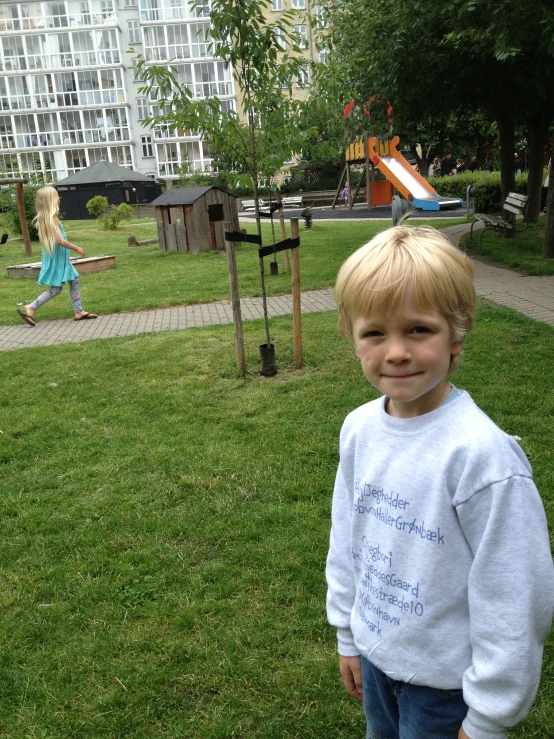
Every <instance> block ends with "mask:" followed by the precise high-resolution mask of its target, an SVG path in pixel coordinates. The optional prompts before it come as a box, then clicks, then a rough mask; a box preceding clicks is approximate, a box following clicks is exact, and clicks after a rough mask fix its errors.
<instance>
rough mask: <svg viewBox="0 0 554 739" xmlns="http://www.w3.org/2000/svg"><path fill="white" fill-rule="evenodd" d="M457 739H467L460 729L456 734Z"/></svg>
mask: <svg viewBox="0 0 554 739" xmlns="http://www.w3.org/2000/svg"><path fill="white" fill-rule="evenodd" d="M458 739H469V737H468V735H467V734H466V733H465V731H464V730H463V729H460V731H459V732H458Z"/></svg>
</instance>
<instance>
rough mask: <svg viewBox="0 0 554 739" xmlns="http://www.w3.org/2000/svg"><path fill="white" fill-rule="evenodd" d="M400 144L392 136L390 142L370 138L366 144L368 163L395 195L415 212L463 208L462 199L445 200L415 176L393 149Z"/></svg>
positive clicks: (413, 171)
mask: <svg viewBox="0 0 554 739" xmlns="http://www.w3.org/2000/svg"><path fill="white" fill-rule="evenodd" d="M399 143H400V138H399V137H398V136H393V138H392V139H391V141H389V140H388V139H385V138H377V137H376V136H371V137H370V138H368V140H367V148H368V151H367V155H368V159H370V160H371V162H372V163H373V164H374V165H375V166H376V167H377V169H379V171H381V172H382V173H383V174H384V175H385V177H386V178H387V180H388V181H389V182H391V183H392V184H393V185H394V186H395V187H396V189H397V190H398V192H400V193H401V194H402V195H403V196H404V197H405V198H406V200H407V201H408V202H409V203H411V205H412V206H413V207H414V208H420V209H421V210H446V209H448V208H463V207H464V201H463V200H462V199H461V198H444V197H441V196H440V195H439V194H438V193H437V192H436V191H435V190H433V188H432V187H431V185H430V184H429V183H428V182H427V180H426V179H425V178H424V177H422V176H421V175H420V174H419V172H416V170H415V169H414V168H413V167H412V166H411V164H410V163H409V162H408V161H407V160H406V159H404V157H403V156H402V154H401V153H400V152H399V151H397V148H396V147H397V146H398V144H399Z"/></svg>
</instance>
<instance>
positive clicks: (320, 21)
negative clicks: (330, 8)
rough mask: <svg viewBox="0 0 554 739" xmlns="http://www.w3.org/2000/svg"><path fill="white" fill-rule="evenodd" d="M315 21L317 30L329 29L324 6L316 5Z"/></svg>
mask: <svg viewBox="0 0 554 739" xmlns="http://www.w3.org/2000/svg"><path fill="white" fill-rule="evenodd" d="M315 20H316V27H317V28H329V17H328V14H327V9H326V8H325V6H324V5H316V9H315Z"/></svg>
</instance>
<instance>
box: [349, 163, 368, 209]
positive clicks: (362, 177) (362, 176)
mask: <svg viewBox="0 0 554 739" xmlns="http://www.w3.org/2000/svg"><path fill="white" fill-rule="evenodd" d="M364 177H365V168H364V169H363V170H362V174H361V177H360V181H359V182H358V187H357V188H356V192H355V193H354V197H353V198H352V205H354V203H355V202H356V198H357V197H358V193H359V192H360V188H361V186H362V184H363V181H364ZM352 205H351V206H350V208H352Z"/></svg>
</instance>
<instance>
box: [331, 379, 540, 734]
mask: <svg viewBox="0 0 554 739" xmlns="http://www.w3.org/2000/svg"><path fill="white" fill-rule="evenodd" d="M327 584H328V593H327V615H328V619H329V623H331V624H332V625H333V626H336V627H337V634H338V649H339V653H340V654H341V655H344V656H356V655H359V654H362V655H364V656H365V657H366V658H367V659H369V660H370V661H371V662H372V663H373V664H374V665H375V666H376V667H378V668H379V669H380V670H382V671H383V672H384V673H386V674H387V675H388V676H389V677H391V678H392V679H394V680H401V681H403V682H411V683H414V684H417V685H426V686H430V687H435V688H442V689H445V690H448V689H450V690H452V689H456V688H462V687H463V692H464V699H465V702H466V703H467V705H468V706H469V710H468V714H467V718H466V719H465V721H464V724H463V727H464V730H465V731H466V733H467V734H468V736H469V737H470V738H471V739H493V737H494V739H497V738H500V737H507V727H509V726H512V725H513V724H516V723H517V722H518V721H521V720H522V719H523V718H524V717H525V716H526V715H527V713H528V711H529V708H530V707H531V704H532V703H533V700H534V698H535V695H536V692H537V688H538V684H539V678H540V671H541V660H542V651H543V644H544V641H545V639H546V636H547V633H548V630H549V628H550V623H551V620H552V615H553V611H554V567H553V563H552V555H551V552H550V546H549V539H548V531H547V526H546V518H545V514H544V509H543V506H542V502H541V499H540V497H539V494H538V492H537V489H536V487H535V485H534V483H533V480H532V472H531V468H530V466H529V462H528V461H527V458H526V457H525V454H524V453H523V451H522V450H521V448H520V447H519V445H518V444H517V443H516V442H515V441H514V440H513V439H512V438H511V437H509V436H508V435H507V434H505V433H504V432H503V431H501V430H500V429H499V428H498V426H496V425H495V424H494V423H493V422H492V421H491V419H490V418H488V416H486V415H485V414H484V413H483V412H482V411H481V410H480V409H479V408H478V407H477V406H476V405H475V403H474V402H473V400H472V399H471V397H470V396H469V395H468V393H466V392H464V393H462V395H461V396H460V397H458V398H456V399H455V400H453V401H452V402H450V403H447V404H445V405H443V406H441V407H440V408H438V409H437V410H435V411H432V412H431V413H427V414H425V415H423V416H418V417H416V418H407V419H406V418H393V417H392V416H389V415H387V413H386V412H385V410H384V398H380V399H379V400H375V401H373V402H371V403H367V404H366V405H363V406H361V407H360V408H358V409H357V410H355V411H353V412H352V413H350V415H349V416H348V417H347V418H346V420H345V422H344V425H343V428H342V431H341V437H340V464H339V468H338V472H337V478H336V483H335V491H334V495H333V511H332V529H331V540H330V548H329V555H328V559H327Z"/></svg>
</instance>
